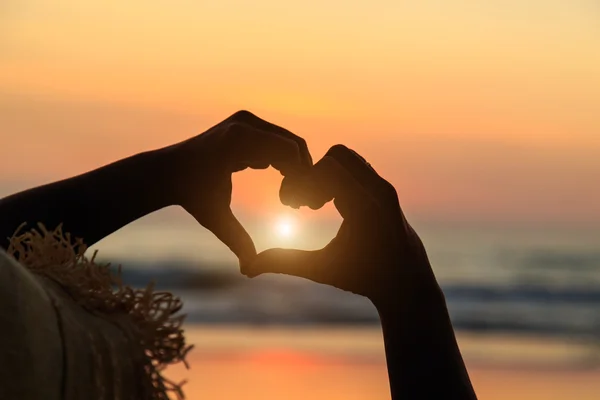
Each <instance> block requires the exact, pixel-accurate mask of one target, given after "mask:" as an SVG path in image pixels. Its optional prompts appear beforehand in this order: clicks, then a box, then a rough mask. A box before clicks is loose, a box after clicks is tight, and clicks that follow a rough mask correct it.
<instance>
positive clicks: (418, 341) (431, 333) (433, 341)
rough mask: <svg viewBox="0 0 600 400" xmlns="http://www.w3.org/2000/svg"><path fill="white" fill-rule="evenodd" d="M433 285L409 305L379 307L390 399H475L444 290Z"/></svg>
mask: <svg viewBox="0 0 600 400" xmlns="http://www.w3.org/2000/svg"><path fill="white" fill-rule="evenodd" d="M432 286H435V287H432V288H429V289H425V290H427V291H430V293H427V294H426V293H421V295H418V299H416V298H415V300H414V303H413V304H406V303H405V304H403V305H399V306H391V307H383V308H381V309H380V310H379V311H380V315H381V323H382V328H383V335H384V341H385V352H386V359H387V364H388V374H389V379H390V388H391V392H392V398H393V399H394V400H400V399H457V400H474V399H476V398H477V397H476V395H475V391H474V390H473V387H472V385H471V382H470V379H469V376H468V373H467V369H466V367H465V364H464V362H463V359H462V356H461V354H460V350H459V348H458V344H457V342H456V338H455V335H454V330H453V328H452V324H451V322H450V317H449V315H448V310H447V308H446V303H445V300H444V296H443V293H442V292H441V289H439V287H438V286H437V284H435V285H433V284H432Z"/></svg>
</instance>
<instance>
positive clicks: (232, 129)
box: [225, 121, 244, 136]
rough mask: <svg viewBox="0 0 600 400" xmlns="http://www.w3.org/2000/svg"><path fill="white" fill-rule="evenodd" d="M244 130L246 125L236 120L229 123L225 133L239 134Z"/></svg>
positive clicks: (230, 134)
mask: <svg viewBox="0 0 600 400" xmlns="http://www.w3.org/2000/svg"><path fill="white" fill-rule="evenodd" d="M243 131H244V125H243V124H241V123H240V122H237V121H234V122H230V123H228V124H227V129H226V130H225V134H226V135H227V136H238V135H240V134H241V133H242V132H243Z"/></svg>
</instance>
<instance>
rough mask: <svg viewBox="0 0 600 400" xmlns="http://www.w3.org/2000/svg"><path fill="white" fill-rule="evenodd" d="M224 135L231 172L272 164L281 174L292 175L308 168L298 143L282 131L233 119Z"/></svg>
mask: <svg viewBox="0 0 600 400" xmlns="http://www.w3.org/2000/svg"><path fill="white" fill-rule="evenodd" d="M224 137H225V146H227V147H228V152H227V153H228V154H229V162H230V163H229V164H230V172H236V171H239V170H241V169H245V168H248V167H250V168H252V167H257V168H259V169H262V168H264V167H265V165H267V166H268V165H272V166H273V167H274V168H276V169H277V170H279V171H281V173H282V174H284V175H290V174H297V173H298V172H300V171H302V170H305V169H306V168H307V167H306V166H305V165H303V164H302V160H301V155H300V149H299V148H298V145H297V143H296V142H295V141H293V140H290V139H287V138H285V137H283V136H281V135H278V134H275V133H272V132H267V131H263V130H260V129H256V128H254V127H251V126H249V125H246V124H241V123H234V124H231V125H230V126H229V127H228V129H227V132H226V134H225V136H224Z"/></svg>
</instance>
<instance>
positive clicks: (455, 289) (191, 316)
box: [122, 262, 600, 339]
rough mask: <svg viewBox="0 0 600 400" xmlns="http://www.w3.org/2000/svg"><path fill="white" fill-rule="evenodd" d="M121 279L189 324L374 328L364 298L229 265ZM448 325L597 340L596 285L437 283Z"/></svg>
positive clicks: (149, 269) (150, 271) (141, 268)
mask: <svg viewBox="0 0 600 400" xmlns="http://www.w3.org/2000/svg"><path fill="white" fill-rule="evenodd" d="M123 265H126V266H127V268H125V269H124V270H123V272H122V278H123V282H124V283H126V284H129V285H133V286H137V287H143V286H145V285H147V284H148V283H149V282H150V281H155V282H156V284H157V287H158V288H159V289H162V290H170V291H173V292H174V293H176V294H178V295H179V296H181V297H182V299H183V300H184V312H186V313H187V314H188V317H187V320H188V321H190V322H196V323H205V324H211V323H219V324H227V323H231V324H260V325H265V324H266V325H323V324H326V325H332V324H353V325H364V324H368V325H374V324H378V323H379V319H378V315H377V312H376V310H375V309H374V307H373V306H372V305H371V304H370V303H369V302H368V301H367V300H366V299H364V298H361V297H360V296H356V295H353V294H350V293H345V292H342V291H339V290H336V289H334V288H330V287H327V286H325V285H318V284H314V283H312V282H309V281H306V280H302V279H297V278H291V277H286V276H282V275H270V276H264V277H259V278H255V279H252V280H250V279H248V278H246V277H244V276H242V275H240V274H239V273H237V269H236V268H233V267H232V266H218V267H215V266H213V267H212V268H206V266H205V267H203V268H198V267H195V268H193V269H192V268H191V267H190V265H189V264H187V263H185V262H181V263H177V262H170V263H160V264H157V265H152V266H149V265H147V264H142V263H135V262H126V263H123ZM442 289H443V291H444V293H445V296H446V300H447V303H448V308H449V310H450V314H451V319H452V322H453V324H454V326H455V327H456V328H457V329H459V330H463V331H470V332H479V333H519V334H536V335H547V336H568V337H586V338H589V337H598V338H599V339H600V288H593V287H590V286H583V285H563V286H556V285H544V284H532V283H528V284H506V283H498V284H473V283H448V284H444V283H443V282H442Z"/></svg>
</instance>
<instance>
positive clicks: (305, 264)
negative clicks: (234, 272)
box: [244, 249, 331, 284]
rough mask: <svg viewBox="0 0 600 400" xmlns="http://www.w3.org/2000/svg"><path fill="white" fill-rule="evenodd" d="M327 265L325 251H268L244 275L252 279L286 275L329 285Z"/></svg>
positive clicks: (255, 260) (261, 254)
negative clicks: (264, 275) (274, 274)
mask: <svg viewBox="0 0 600 400" xmlns="http://www.w3.org/2000/svg"><path fill="white" fill-rule="evenodd" d="M327 264H328V263H327V253H326V251H324V249H321V250H315V251H307V250H296V249H268V250H265V251H263V252H261V253H259V254H258V255H257V256H256V258H255V259H254V261H253V262H252V263H251V264H250V265H249V266H248V268H246V269H245V271H244V273H245V274H246V275H248V276H249V277H251V278H253V277H255V276H258V275H260V274H264V273H276V274H285V275H290V276H297V277H299V278H305V279H309V280H311V281H314V282H317V283H325V284H329V281H330V279H328V278H329V276H328V268H327ZM329 272H331V271H329Z"/></svg>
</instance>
